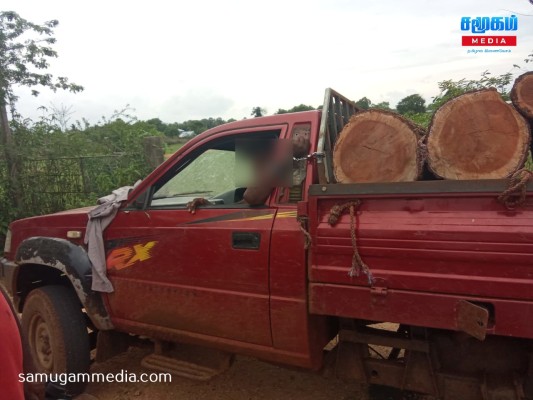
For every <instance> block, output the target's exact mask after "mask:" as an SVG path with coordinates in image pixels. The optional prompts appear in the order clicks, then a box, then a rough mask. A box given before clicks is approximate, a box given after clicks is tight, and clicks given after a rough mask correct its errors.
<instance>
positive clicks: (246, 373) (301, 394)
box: [76, 348, 401, 400]
mask: <svg viewBox="0 0 533 400" xmlns="http://www.w3.org/2000/svg"><path fill="white" fill-rule="evenodd" d="M146 354H147V350H143V349H139V348H130V350H129V351H128V352H127V353H124V354H122V355H119V356H117V357H115V358H114V359H111V360H109V361H107V362H105V363H101V364H98V365H93V367H92V369H91V372H102V373H108V372H112V373H116V372H119V371H120V370H121V369H123V370H127V371H128V373H136V374H140V373H142V372H148V373H150V372H153V371H150V370H146V369H144V368H142V367H141V366H140V361H141V359H142V357H143V356H144V355H146ZM95 398H96V399H98V400H128V399H134V400H154V399H157V400H159V399H161V400H174V399H179V400H204V399H205V400H272V399H283V400H291V399H293V400H330V399H335V400H389V399H390V400H392V399H398V398H401V397H397V396H394V397H392V396H390V395H386V394H384V393H381V394H379V393H378V394H374V395H372V396H371V397H369V395H368V391H367V390H366V388H365V387H364V386H361V385H358V384H355V383H351V384H347V383H344V382H342V381H339V380H337V379H335V378H334V377H332V376H329V377H324V376H321V375H317V374H313V373H309V372H306V371H300V370H291V369H287V368H284V367H278V366H275V365H271V364H266V363H263V362H259V361H257V360H255V359H251V358H247V357H237V358H236V360H235V363H234V364H233V366H232V367H231V368H230V369H229V370H228V371H226V372H224V373H223V374H221V375H219V376H217V377H215V378H213V379H212V380H210V381H208V382H197V381H192V380H188V379H185V378H178V377H173V378H172V383H91V384H90V385H89V386H88V388H87V394H86V395H81V396H78V398H77V399H76V400H89V399H91V400H94V399H95Z"/></svg>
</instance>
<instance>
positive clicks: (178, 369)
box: [141, 341, 233, 381]
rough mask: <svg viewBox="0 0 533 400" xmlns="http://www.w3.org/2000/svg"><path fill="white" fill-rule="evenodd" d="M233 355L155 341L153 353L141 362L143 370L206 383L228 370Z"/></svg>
mask: <svg viewBox="0 0 533 400" xmlns="http://www.w3.org/2000/svg"><path fill="white" fill-rule="evenodd" d="M232 362H233V355H232V354H229V353H224V352H221V351H217V350H212V349H207V348H204V347H199V346H192V345H184V344H173V343H168V342H161V341H156V342H155V346H154V353H152V354H149V355H147V356H146V357H144V358H143V359H142V361H141V365H142V366H143V367H145V368H148V369H151V370H155V371H160V372H168V373H170V374H172V375H174V376H180V377H183V378H187V379H193V380H197V381H207V380H210V379H212V378H213V377H215V376H216V375H219V374H221V373H222V372H224V371H226V370H228V369H229V368H230V367H231V364H232Z"/></svg>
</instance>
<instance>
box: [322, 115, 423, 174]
mask: <svg viewBox="0 0 533 400" xmlns="http://www.w3.org/2000/svg"><path fill="white" fill-rule="evenodd" d="M422 133H423V130H422V129H420V127H418V126H415V125H414V124H412V123H410V122H409V121H408V120H406V119H405V118H403V117H402V116H400V115H398V114H395V113H391V112H387V111H383V110H367V111H362V112H360V113H357V114H355V115H354V116H352V118H351V119H350V121H349V122H348V124H346V126H345V127H344V129H343V130H342V132H341V134H340V137H339V139H338V140H337V143H336V144H335V148H334V151H333V166H334V174H335V178H336V180H337V182H340V183H355V182H405V181H415V180H417V179H418V177H419V175H420V173H421V164H422V162H421V160H420V157H419V152H418V142H419V140H420V138H421V134H422Z"/></svg>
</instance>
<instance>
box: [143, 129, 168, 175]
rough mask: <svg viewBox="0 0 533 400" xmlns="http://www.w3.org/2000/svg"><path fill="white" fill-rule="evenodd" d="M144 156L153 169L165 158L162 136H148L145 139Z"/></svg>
mask: <svg viewBox="0 0 533 400" xmlns="http://www.w3.org/2000/svg"><path fill="white" fill-rule="evenodd" d="M143 148H144V156H145V157H146V160H147V161H148V163H149V164H150V167H151V168H152V169H154V168H156V167H157V166H158V165H159V164H161V163H162V162H163V161H164V160H165V157H164V154H165V152H164V150H163V140H162V138H161V136H148V137H145V138H144V139H143Z"/></svg>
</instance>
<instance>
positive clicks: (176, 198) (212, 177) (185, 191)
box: [150, 149, 238, 207]
mask: <svg viewBox="0 0 533 400" xmlns="http://www.w3.org/2000/svg"><path fill="white" fill-rule="evenodd" d="M236 189H237V188H236V187H235V152H234V151H233V150H218V149H209V150H207V151H205V152H204V153H202V154H200V155H199V156H198V157H196V158H195V159H194V160H192V161H191V162H190V163H189V164H188V165H186V166H185V168H183V169H182V170H181V171H179V173H178V174H176V175H175V176H174V177H172V178H171V179H170V180H168V182H166V183H165V184H164V185H162V186H161V187H160V188H159V189H157V190H156V191H155V192H154V195H153V196H152V201H151V204H150V205H151V207H158V206H167V207H168V206H170V207H172V206H186V205H187V203H188V202H189V201H191V200H193V199H194V198H197V197H203V198H205V199H208V200H209V202H210V203H212V204H214V205H217V204H228V203H234V202H235V200H236V198H235V195H236ZM237 192H238V191H237ZM237 194H238V193H237Z"/></svg>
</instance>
